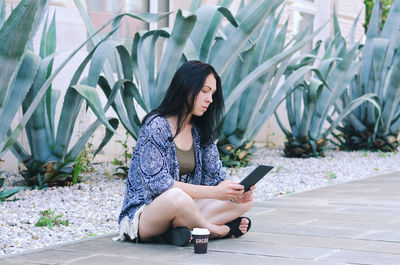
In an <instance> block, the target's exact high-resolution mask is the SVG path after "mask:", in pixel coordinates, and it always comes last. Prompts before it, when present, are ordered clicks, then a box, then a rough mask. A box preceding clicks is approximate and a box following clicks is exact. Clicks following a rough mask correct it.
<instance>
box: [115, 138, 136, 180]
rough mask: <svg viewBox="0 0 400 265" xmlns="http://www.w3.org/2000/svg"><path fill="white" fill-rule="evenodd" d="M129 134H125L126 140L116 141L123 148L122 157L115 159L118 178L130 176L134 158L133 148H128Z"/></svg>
mask: <svg viewBox="0 0 400 265" xmlns="http://www.w3.org/2000/svg"><path fill="white" fill-rule="evenodd" d="M129 136H130V134H129V132H126V133H125V139H124V140H116V142H117V143H120V144H121V146H122V150H123V152H122V155H120V156H119V157H118V158H114V161H113V165H114V166H117V168H116V171H115V173H114V175H116V176H124V177H126V176H128V171H129V165H128V163H129V161H130V160H131V158H132V153H131V148H129V146H128V139H129Z"/></svg>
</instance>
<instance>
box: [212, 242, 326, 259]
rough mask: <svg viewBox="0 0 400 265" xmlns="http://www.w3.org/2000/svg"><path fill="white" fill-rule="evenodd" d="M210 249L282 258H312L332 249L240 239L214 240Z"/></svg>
mask: <svg viewBox="0 0 400 265" xmlns="http://www.w3.org/2000/svg"><path fill="white" fill-rule="evenodd" d="M208 248H209V250H210V251H218V252H220V251H222V252H228V253H240V254H252V255H267V256H274V257H284V258H297V259H309V260H312V259H314V258H317V257H319V256H322V255H325V254H327V253H329V252H331V251H332V249H327V248H319V247H304V246H293V245H291V246H289V245H275V244H273V243H258V242H246V241H244V239H241V240H238V239H237V240H215V241H214V242H212V244H210V245H209V247H208Z"/></svg>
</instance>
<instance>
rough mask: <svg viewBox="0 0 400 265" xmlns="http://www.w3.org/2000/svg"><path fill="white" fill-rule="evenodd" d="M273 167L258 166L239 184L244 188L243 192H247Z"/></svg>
mask: <svg viewBox="0 0 400 265" xmlns="http://www.w3.org/2000/svg"><path fill="white" fill-rule="evenodd" d="M273 168H274V167H273V166H266V165H260V166H258V167H256V169H254V170H253V171H252V172H251V173H250V174H249V175H247V177H245V178H244V179H242V181H241V182H240V184H242V185H243V186H244V191H248V190H249V189H250V187H251V186H253V185H254V184H256V183H257V182H258V181H259V180H260V179H262V178H263V177H264V176H265V175H266V174H267V173H268V172H270V171H271V169H273Z"/></svg>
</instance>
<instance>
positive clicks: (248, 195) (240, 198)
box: [233, 185, 256, 203]
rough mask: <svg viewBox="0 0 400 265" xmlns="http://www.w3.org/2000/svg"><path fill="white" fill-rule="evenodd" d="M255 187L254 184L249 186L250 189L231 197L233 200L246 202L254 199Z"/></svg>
mask: <svg viewBox="0 0 400 265" xmlns="http://www.w3.org/2000/svg"><path fill="white" fill-rule="evenodd" d="M255 188H256V185H253V186H251V188H250V190H248V191H246V192H244V193H242V194H240V195H237V196H234V197H233V199H234V200H235V201H237V202H238V203H247V202H251V201H252V200H254V189H255Z"/></svg>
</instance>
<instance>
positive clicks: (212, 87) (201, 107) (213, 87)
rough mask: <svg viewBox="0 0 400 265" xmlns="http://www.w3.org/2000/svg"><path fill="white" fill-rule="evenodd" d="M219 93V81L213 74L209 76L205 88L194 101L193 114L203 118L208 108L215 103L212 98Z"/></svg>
mask: <svg viewBox="0 0 400 265" xmlns="http://www.w3.org/2000/svg"><path fill="white" fill-rule="evenodd" d="M215 92H217V80H215V77H214V75H213V74H209V75H208V76H207V78H206V80H205V82H204V85H203V88H202V89H201V90H200V92H199V94H197V96H196V98H195V99H194V105H193V110H192V112H191V113H192V114H193V115H196V116H202V115H203V114H204V112H206V111H207V108H208V106H209V105H210V104H211V103H212V102H213V99H212V96H213V95H214V93H215Z"/></svg>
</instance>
